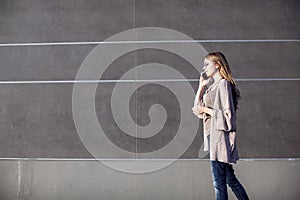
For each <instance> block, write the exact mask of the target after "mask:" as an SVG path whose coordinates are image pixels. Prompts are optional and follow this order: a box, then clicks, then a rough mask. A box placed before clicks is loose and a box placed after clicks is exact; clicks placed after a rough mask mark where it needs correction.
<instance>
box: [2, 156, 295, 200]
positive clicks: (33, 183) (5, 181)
mask: <svg viewBox="0 0 300 200" xmlns="http://www.w3.org/2000/svg"><path fill="white" fill-rule="evenodd" d="M111 162H119V164H120V165H122V166H126V165H128V164H130V162H132V161H127V162H126V161H120V160H115V161H111ZM144 162H148V163H149V164H151V162H150V161H144ZM152 162H158V161H152ZM160 162H164V161H160ZM299 167H300V161H299V160H293V161H288V160H276V161H275V160H256V161H248V160H247V161H245V160H240V161H238V164H237V165H234V170H235V173H236V175H237V176H238V178H239V180H240V181H241V182H242V184H243V185H244V187H245V188H246V190H247V192H248V194H249V197H250V199H255V200H277V199H278V200H279V199H281V200H282V199H284V200H297V199H299V195H300V190H299V187H298V186H299V184H300V176H299ZM210 173H211V172H210V165H209V161H208V160H178V161H176V162H174V163H173V164H172V165H170V166H168V167H166V168H163V169H161V170H158V171H154V172H151V173H145V174H131V173H124V172H120V171H118V170H115V169H112V168H110V167H107V166H106V165H103V164H102V163H100V162H98V161H12V160H11V161H1V162H0V180H1V182H0V188H1V189H0V197H1V199H5V200H6V199H7V200H8V199H9V200H14V199H39V200H50V199H51V200H57V199H70V200H84V199H89V200H90V199H95V200H99V199H101V200H102V199H103V200H109V199H112V200H119V199H123V200H127V199H128V200H135V199H136V200H148V199H149V200H155V199H157V200H160V199H162V200H166V199H169V200H182V199H186V200H187V199H190V200H202V199H204V200H209V199H211V200H213V199H214V191H213V185H212V180H211V174H210ZM228 193H229V199H232V200H233V199H236V198H235V197H234V196H233V193H232V191H231V190H230V189H229V188H228Z"/></svg>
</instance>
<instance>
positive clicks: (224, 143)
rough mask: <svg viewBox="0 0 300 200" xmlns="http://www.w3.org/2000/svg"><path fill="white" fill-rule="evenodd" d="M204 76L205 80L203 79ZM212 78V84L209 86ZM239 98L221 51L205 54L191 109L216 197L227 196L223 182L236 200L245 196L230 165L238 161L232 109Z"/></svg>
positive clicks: (244, 191) (234, 112) (233, 110)
mask: <svg viewBox="0 0 300 200" xmlns="http://www.w3.org/2000/svg"><path fill="white" fill-rule="evenodd" d="M204 73H205V74H204ZM204 75H206V76H207V77H208V79H204ZM212 79H213V83H212V84H210V85H209V83H210V82H211V80H212ZM208 85H209V86H208ZM207 87H208V88H207ZM205 88H207V89H206V90H205ZM204 91H205V92H204ZM239 98H240V93H239V90H238V89H237V88H236V85H235V81H234V79H233V75H232V73H231V69H230V67H229V65H228V62H227V59H226V58H225V56H224V54H223V53H221V52H211V53H209V54H207V55H206V56H205V57H204V67H203V72H202V73H201V75H200V81H199V88H198V91H197V94H196V96H195V102H194V107H193V108H192V110H193V113H194V114H195V115H196V116H197V117H198V118H200V119H203V129H204V131H203V133H204V135H203V136H204V149H203V151H209V155H210V166H211V172H212V179H213V185H214V191H215V197H216V199H222V200H223V199H224V200H226V199H228V194H227V185H226V184H228V186H229V187H230V188H231V190H232V191H233V193H234V194H235V196H236V197H237V199H243V200H245V199H249V197H248V195H247V193H246V190H245V188H244V187H243V185H242V184H241V183H240V181H239V180H238V179H237V177H236V175H235V173H234V170H233V166H232V164H233V163H234V164H236V161H237V160H239V154H238V149H237V144H236V110H237V108H238V107H237V105H238V99H239Z"/></svg>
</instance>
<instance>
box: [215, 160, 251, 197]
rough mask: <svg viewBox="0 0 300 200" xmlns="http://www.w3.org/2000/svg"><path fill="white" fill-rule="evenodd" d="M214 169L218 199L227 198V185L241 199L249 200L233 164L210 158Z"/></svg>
mask: <svg viewBox="0 0 300 200" xmlns="http://www.w3.org/2000/svg"><path fill="white" fill-rule="evenodd" d="M210 166H211V171H212V178H213V185H214V189H215V196H216V200H227V199H228V194H227V185H226V184H228V185H229V187H230V188H231V190H232V191H233V192H234V194H235V196H236V197H237V199H239V200H248V199H249V197H248V195H247V193H246V190H245V189H244V187H243V186H242V184H241V183H240V182H239V181H238V179H237V177H236V176H235V175H234V170H233V167H232V164H229V163H224V162H220V161H216V160H210Z"/></svg>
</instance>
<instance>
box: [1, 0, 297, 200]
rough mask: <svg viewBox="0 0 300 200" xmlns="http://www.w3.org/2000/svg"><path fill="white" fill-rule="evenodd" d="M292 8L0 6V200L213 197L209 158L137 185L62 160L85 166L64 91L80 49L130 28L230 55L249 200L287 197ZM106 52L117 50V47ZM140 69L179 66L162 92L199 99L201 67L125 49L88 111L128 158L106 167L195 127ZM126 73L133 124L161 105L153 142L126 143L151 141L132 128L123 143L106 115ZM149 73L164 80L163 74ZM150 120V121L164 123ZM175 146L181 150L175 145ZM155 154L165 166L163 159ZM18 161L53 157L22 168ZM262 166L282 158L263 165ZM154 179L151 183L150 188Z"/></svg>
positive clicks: (117, 1) (290, 182) (181, 1)
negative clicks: (160, 30)
mask: <svg viewBox="0 0 300 200" xmlns="http://www.w3.org/2000/svg"><path fill="white" fill-rule="evenodd" d="M299 9H300V4H299V2H298V1H295V0H288V1H283V0H275V1H263V2H262V1H221V0H216V1H202V0H187V1H186V0H163V1H154V0H138V1H135V0H114V1H106V0H100V1H96V0H91V1H84V0H79V1H71V0H64V1H59V0H54V1H36V0H27V1H21V0H12V1H6V0H0V43H1V45H0V69H1V73H0V81H1V82H0V99H1V101H0V158H1V161H0V165H1V168H0V173H1V174H0V176H1V180H0V183H1V187H0V188H1V192H0V193H1V195H0V196H1V197H3V198H2V199H18V198H20V199H22V198H23V199H61V198H64V199H74V196H73V195H75V194H76V197H78V198H79V197H80V198H79V199H96V198H98V197H99V196H100V197H102V199H150V197H149V196H148V195H152V197H154V199H176V198H177V199H180V198H181V197H182V198H181V199H183V198H184V199H209V198H213V197H212V193H213V191H212V185H210V184H208V183H210V174H209V173H210V171H209V168H208V167H209V166H208V162H206V161H207V160H205V159H207V158H208V155H206V156H205V157H203V158H204V159H203V160H201V159H200V160H197V161H193V160H190V161H179V162H178V163H176V164H174V166H173V165H172V167H168V168H166V170H162V171H160V172H157V173H153V174H151V175H150V174H145V175H138V176H136V175H128V174H127V175H126V174H121V173H116V172H113V171H111V170H109V169H107V168H105V167H101V165H98V163H95V162H92V161H84V160H83V161H67V160H66V159H65V158H72V159H74V160H76V159H79V158H83V159H92V158H93V155H92V154H91V152H90V151H89V149H87V148H86V146H84V144H83V142H82V140H81V138H80V137H79V135H78V132H77V130H76V127H75V123H74V119H73V113H72V91H73V86H74V83H73V82H68V83H66V82H63V81H68V80H71V81H72V80H74V79H75V77H76V73H77V72H78V69H79V67H80V65H81V64H82V62H83V61H84V59H85V58H86V57H87V55H88V54H89V53H90V52H91V51H92V50H93V49H94V48H95V47H96V46H97V44H96V43H87V42H101V41H103V40H105V39H107V38H108V37H110V36H112V35H115V34H118V33H120V32H122V31H125V30H129V29H133V28H140V27H164V28H168V29H173V30H176V31H179V32H181V33H184V34H186V35H188V36H189V37H191V38H193V39H194V40H198V43H199V44H201V45H202V46H203V47H204V48H205V49H206V50H207V51H208V52H210V51H221V52H223V53H224V54H225V55H226V56H227V58H228V61H229V64H230V66H231V69H232V71H233V75H234V77H235V78H236V81H237V87H238V88H239V89H240V92H241V96H242V99H241V101H240V102H239V110H238V112H237V117H238V121H237V122H238V124H237V128H238V132H237V134H238V135H237V140H238V141H237V142H238V148H239V153H240V157H241V159H242V161H241V162H240V164H239V165H237V166H236V168H237V170H238V171H239V172H240V176H241V178H242V180H243V182H245V185H246V186H247V189H248V188H249V189H248V190H249V192H250V196H251V197H252V199H296V197H297V196H298V195H299V192H298V191H297V190H296V189H295V187H294V185H297V183H299V178H298V177H299V176H298V173H297V171H296V170H298V169H299V164H298V161H295V160H290V161H288V159H289V158H299V157H300V148H299V144H300V137H299V131H298V130H299V128H300V127H299V123H298V122H297V119H298V118H299V103H298V102H299V98H300V91H299V83H300V82H299V80H300V70H299V61H300V57H299V55H298V54H299V53H298V52H299V51H300V46H299V36H300V28H299V21H300V20H299V19H300V16H299V12H298V11H299ZM172 39H173V38H171V37H168V36H166V37H165V38H164V40H166V41H169V40H172ZM227 40H230V41H227ZM73 42H74V43H73ZM37 43H41V44H39V45H37ZM113 45H114V48H116V49H121V48H122V47H124V45H126V44H122V43H117V44H113ZM113 45H112V46H113ZM162 45H168V44H167V43H164V44H162ZM177 45H178V47H182V46H184V45H188V44H187V43H186V44H185V43H180V44H177ZM112 46H109V45H108V46H107V48H111V47H112ZM192 53H194V52H191V54H192ZM147 63H160V64H164V65H167V66H169V67H171V68H173V69H176V70H177V71H178V72H179V73H180V74H182V75H183V76H184V79H183V81H182V80H178V81H174V82H172V83H170V84H171V85H172V86H174V87H176V88H184V87H185V84H187V83H188V84H189V85H190V87H191V88H192V89H193V90H194V91H196V88H197V86H198V83H197V81H193V79H198V77H199V70H200V68H201V67H202V63H199V66H194V67H196V68H197V69H198V71H197V70H195V68H194V67H193V66H191V64H190V63H188V62H187V61H186V60H184V59H183V58H181V57H179V56H177V55H175V54H173V53H170V52H167V51H161V50H155V49H143V50H139V51H133V52H129V53H127V54H125V55H122V56H121V57H119V58H118V59H116V60H115V61H114V62H113V63H111V65H110V66H109V68H108V69H107V70H106V71H105V73H104V74H103V76H102V77H101V79H102V80H111V81H108V82H106V83H101V84H99V85H98V87H97V91H96V98H95V110H96V113H97V117H98V120H99V123H100V125H101V127H102V128H103V130H104V131H105V133H106V136H107V137H108V138H109V140H110V142H112V143H113V144H115V146H113V147H112V148H116V147H119V148H120V149H124V150H126V151H128V152H131V153H133V154H134V153H135V154H136V155H135V156H134V157H130V156H126V155H125V154H116V153H114V152H113V151H112V149H110V148H106V149H105V150H103V151H102V152H101V153H102V154H101V155H102V156H103V158H108V159H110V158H125V159H128V158H136V157H144V155H142V154H140V152H151V151H154V150H157V149H160V148H162V147H164V146H165V145H167V144H168V143H169V142H170V141H171V140H172V139H173V138H174V136H175V134H176V132H177V130H178V124H179V123H180V122H182V123H184V124H185V127H187V128H186V132H187V134H188V133H189V130H190V129H189V127H192V126H193V125H194V124H195V123H194V122H195V120H196V119H195V116H194V115H193V114H192V112H190V115H188V116H187V117H186V118H184V119H181V118H180V117H181V110H180V107H179V102H178V100H177V99H176V96H174V94H172V92H171V91H170V90H168V88H166V87H163V86H161V85H159V83H160V82H155V81H154V82H152V83H149V84H146V85H143V83H142V82H139V80H140V79H142V76H141V74H139V73H138V71H136V70H135V67H136V66H139V65H142V64H147ZM129 70H133V71H134V72H135V75H134V76H132V77H127V79H128V80H133V81H129V82H126V83H125V82H121V83H118V85H119V86H121V88H124V89H125V88H132V89H133V90H135V91H136V92H135V93H134V95H133V96H132V97H131V98H130V99H128V107H129V108H130V109H129V114H130V116H129V117H131V119H132V121H133V122H135V123H137V125H139V126H146V125H147V124H148V123H150V118H149V110H150V106H151V105H154V104H161V105H163V107H164V108H165V112H166V113H167V114H168V115H167V119H166V123H165V126H164V127H163V129H162V130H161V131H159V132H158V133H157V134H156V135H155V136H156V137H151V138H135V137H133V136H138V137H139V136H142V135H154V134H153V133H151V132H147V131H146V133H145V132H139V131H138V130H137V129H136V130H135V131H133V132H132V133H131V134H132V135H133V136H129V135H128V134H125V132H124V131H123V130H122V129H120V128H119V127H118V125H117V124H116V122H115V120H114V116H113V114H112V111H111V108H110V104H111V95H112V91H113V89H114V87H115V86H116V82H114V81H116V80H119V79H120V77H122V75H123V74H124V73H126V72H127V71H129ZM152 73H153V74H155V73H156V74H158V75H161V76H163V74H161V71H155V70H153V72H152ZM168 78H169V77H167V76H165V77H164V76H163V77H162V79H163V80H167V79H168ZM24 81H25V82H24ZM26 81H28V82H26ZM39 81H41V82H39ZM47 81H48V82H47ZM56 81H58V82H56ZM59 81H60V82H59ZM81 84H82V87H86V89H88V88H89V87H90V83H81ZM140 86H142V87H140ZM162 94H163V95H162ZM185 94H187V91H186V90H180V91H179V94H178V95H182V96H185ZM174 97H175V98H174ZM181 103H182V102H181ZM184 103H185V104H186V105H190V107H189V108H191V107H192V104H193V96H191V95H187V96H186V98H185V100H184ZM84 109H85V108H82V110H83V111H84ZM152 111H153V112H152V114H153V116H154V117H159V116H160V114H161V112H159V111H157V110H152ZM181 120H182V121H181ZM127 122H128V118H124V119H121V123H123V124H125V125H126V123H127ZM195 134H196V135H195V137H194V139H193V140H192V141H191V142H189V143H188V148H187V149H186V151H184V152H182V155H181V156H180V158H181V159H197V156H198V152H199V149H200V147H201V144H202V139H203V138H202V125H201V123H200V125H199V127H198V130H197V132H196V133H195ZM178 145H179V146H180V147H183V146H184V145H187V144H186V143H185V141H182V142H179V143H178ZM161 156H162V157H163V158H170V157H171V158H172V155H169V154H163V155H161ZM7 158H14V160H10V161H9V160H7ZM24 158H32V159H35V158H41V159H47V158H50V159H60V158H62V159H61V160H57V161H30V162H29V161H24V160H23V159H24ZM147 158H150V159H151V158H153V159H156V157H147ZM261 158H266V159H278V158H285V159H279V160H269V161H268V160H264V161H260V160H259V159H261ZM243 159H254V161H252V162H246V161H243ZM79 166H80V168H78V167H79ZM68 169H70V171H68ZM187 169H190V170H187ZM182 170H183V171H182ZM203 172H205V175H203ZM283 172H284V173H283ZM159 173H161V174H159ZM174 174H176V176H174ZM177 175H178V176H177ZM198 175H199V176H198ZM202 175H203V177H202V178H201V176H202ZM266 175H268V176H266ZM262 176H265V177H269V178H268V179H266V178H263V179H262V178H261V177H262ZM89 177H91V178H89ZM92 177H93V178H95V177H99V179H96V178H95V179H93V178H92ZM100 177H104V178H103V179H100ZM110 177H113V179H111V178H110ZM156 178H157V179H156ZM260 178H261V179H260ZM109 180H113V181H109ZM116 180H119V182H114V181H116ZM131 180H134V181H133V182H131ZM154 180H158V181H157V182H156V183H155V184H153V182H154ZM268 180H270V181H269V182H267V181H268ZM279 180H281V182H280V181H279ZM79 182H80V183H81V184H79ZM174 182H175V183H174ZM170 183H173V184H174V185H172V186H171V185H170ZM163 184H166V185H167V186H164V187H163V186H162V185H163ZM185 186H186V187H185ZM201 186H203V187H201ZM99 188H100V189H99ZM164 188H166V189H165V190H164ZM203 188H207V189H205V190H204V189H203ZM89 189H91V191H89ZM116 191H117V192H116ZM123 194H124V195H123ZM208 196H209V197H208ZM175 197H176V198H175ZM204 197H206V198H204ZM277 197H278V198H277ZM279 197H280V198H279ZM231 198H233V197H232V196H231ZM98 199H99V198H98Z"/></svg>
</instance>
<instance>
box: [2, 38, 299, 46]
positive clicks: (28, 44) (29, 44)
mask: <svg viewBox="0 0 300 200" xmlns="http://www.w3.org/2000/svg"><path fill="white" fill-rule="evenodd" d="M188 42H199V43H219V42H220V43H224V42H231V43H235V42H246V43H247V42H300V39H253V40H192V39H191V40H152V41H151V40H149V41H147V40H141V41H101V42H96V41H95V42H28V43H0V47H9V46H50V45H91V44H92V45H95V44H139V43H140V44H144V43H188Z"/></svg>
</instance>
